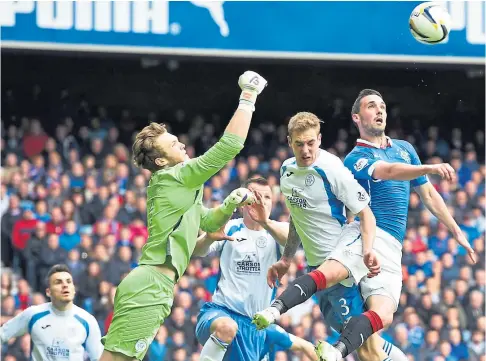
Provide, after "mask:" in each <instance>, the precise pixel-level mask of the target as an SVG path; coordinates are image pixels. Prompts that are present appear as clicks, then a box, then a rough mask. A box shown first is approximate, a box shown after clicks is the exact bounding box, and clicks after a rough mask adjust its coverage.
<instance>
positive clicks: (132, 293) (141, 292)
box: [101, 265, 174, 360]
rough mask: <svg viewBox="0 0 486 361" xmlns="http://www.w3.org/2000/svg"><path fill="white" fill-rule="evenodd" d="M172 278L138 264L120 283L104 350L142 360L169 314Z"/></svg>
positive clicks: (172, 286)
mask: <svg viewBox="0 0 486 361" xmlns="http://www.w3.org/2000/svg"><path fill="white" fill-rule="evenodd" d="M173 298H174V282H173V281H172V280H171V279H170V278H169V277H167V276H165V275H163V274H162V273H160V272H158V271H157V270H156V269H155V268H154V267H153V266H148V265H141V266H138V267H137V268H135V269H134V270H132V271H131V272H130V273H129V274H128V275H127V276H126V277H125V278H124V279H123V280H122V281H121V283H120V285H119V286H118V288H117V290H116V294H115V304H114V306H115V309H114V314H113V320H112V322H111V325H110V328H109V330H108V333H107V334H106V335H105V336H104V337H103V338H102V339H101V342H102V343H103V345H104V347H105V350H107V351H111V352H118V353H121V354H124V355H126V356H128V357H132V358H136V359H138V360H142V359H143V357H144V356H145V354H146V353H147V351H148V347H149V346H150V344H151V343H152V341H153V339H154V338H155V335H156V334H157V331H158V330H159V328H160V326H161V325H162V324H163V323H164V320H165V319H166V318H167V316H169V314H170V310H171V307H172V302H173Z"/></svg>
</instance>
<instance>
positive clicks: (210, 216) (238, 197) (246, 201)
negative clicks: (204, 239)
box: [200, 188, 255, 233]
mask: <svg viewBox="0 0 486 361" xmlns="http://www.w3.org/2000/svg"><path fill="white" fill-rule="evenodd" d="M254 201H255V196H254V194H253V193H252V192H251V191H249V190H248V189H247V188H238V189H235V190H234V191H233V192H231V193H230V195H229V196H228V197H226V198H225V200H224V201H223V203H222V204H221V205H219V206H218V207H215V208H211V209H208V208H204V207H203V213H202V215H201V225H200V227H201V229H202V230H203V231H206V232H210V233H212V232H216V231H217V230H218V229H220V228H221V227H223V226H224V225H225V224H226V223H227V222H228V221H229V220H230V218H231V216H232V215H233V212H234V211H235V209H236V208H238V207H243V206H246V205H250V204H252V203H253V202H254Z"/></svg>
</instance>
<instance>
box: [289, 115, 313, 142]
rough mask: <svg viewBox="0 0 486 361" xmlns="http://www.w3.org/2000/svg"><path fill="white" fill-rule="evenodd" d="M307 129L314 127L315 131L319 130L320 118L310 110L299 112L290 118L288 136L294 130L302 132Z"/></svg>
mask: <svg viewBox="0 0 486 361" xmlns="http://www.w3.org/2000/svg"><path fill="white" fill-rule="evenodd" d="M307 129H316V130H317V133H319V132H320V131H321V120H320V119H319V118H318V117H317V115H315V114H313V113H310V112H299V113H297V114H295V115H294V116H293V117H292V118H290V120H289V125H288V132H289V136H290V137H292V134H293V133H294V132H302V131H305V130H307Z"/></svg>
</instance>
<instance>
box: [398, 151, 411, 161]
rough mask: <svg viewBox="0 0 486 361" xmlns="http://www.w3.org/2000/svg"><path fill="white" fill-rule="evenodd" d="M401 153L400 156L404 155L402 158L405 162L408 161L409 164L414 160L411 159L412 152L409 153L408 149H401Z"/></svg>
mask: <svg viewBox="0 0 486 361" xmlns="http://www.w3.org/2000/svg"><path fill="white" fill-rule="evenodd" d="M399 154H400V157H402V159H403V160H404V161H405V162H407V163H409V164H410V163H411V162H412V160H411V159H410V154H408V152H407V151H405V150H403V149H402V150H400V152H399Z"/></svg>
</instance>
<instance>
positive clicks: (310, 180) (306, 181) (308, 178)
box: [305, 174, 316, 187]
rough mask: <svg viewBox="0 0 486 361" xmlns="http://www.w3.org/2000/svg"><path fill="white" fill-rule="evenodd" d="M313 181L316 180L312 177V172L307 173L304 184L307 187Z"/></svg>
mask: <svg viewBox="0 0 486 361" xmlns="http://www.w3.org/2000/svg"><path fill="white" fill-rule="evenodd" d="M315 181H316V178H315V177H314V175H313V174H307V177H305V185H306V186H307V187H310V186H311V185H313V184H314V182H315Z"/></svg>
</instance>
